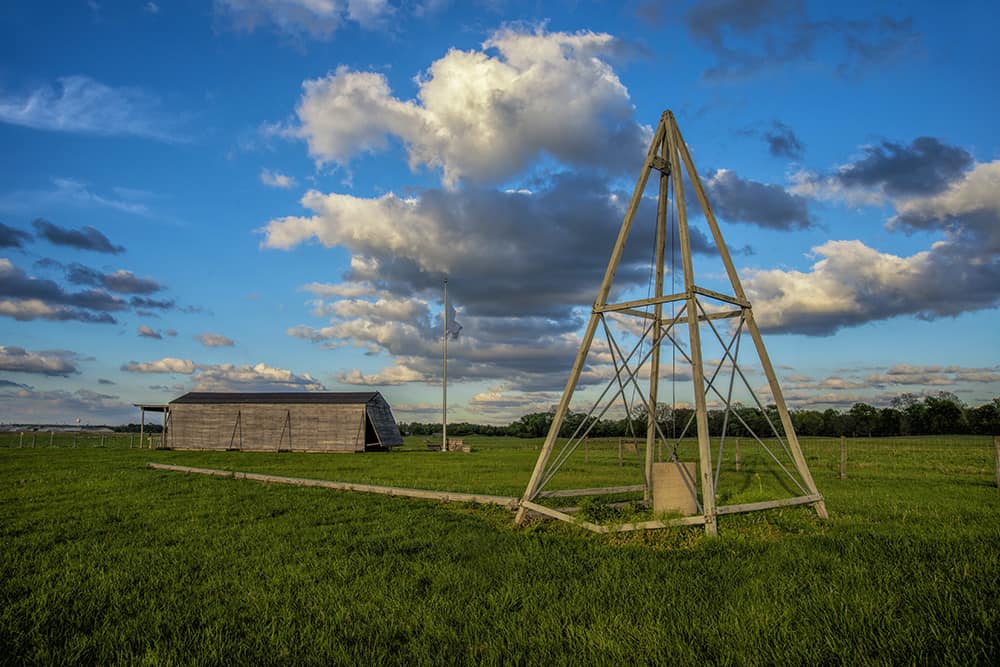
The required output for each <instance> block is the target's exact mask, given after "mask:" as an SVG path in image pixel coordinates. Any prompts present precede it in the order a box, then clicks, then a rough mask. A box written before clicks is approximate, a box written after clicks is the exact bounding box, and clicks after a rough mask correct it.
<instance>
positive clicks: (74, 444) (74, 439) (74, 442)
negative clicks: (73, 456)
mask: <svg viewBox="0 0 1000 667" xmlns="http://www.w3.org/2000/svg"><path fill="white" fill-rule="evenodd" d="M77 435H78V434H77V433H76V432H75V431H74V433H73V449H76V436H77Z"/></svg>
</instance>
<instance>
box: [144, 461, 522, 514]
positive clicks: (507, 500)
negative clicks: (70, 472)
mask: <svg viewBox="0 0 1000 667" xmlns="http://www.w3.org/2000/svg"><path fill="white" fill-rule="evenodd" d="M146 467H147V468H151V469H153V470H169V471H173V472H184V473H190V474H195V475H211V476H213V477H231V478H233V479H248V480H251V481H255V482H265V483H268V484H292V485H294V486H311V487H320V488H324V489H334V490H336V491H357V492H359V493H375V494H379V495H384V496H402V497H405V498H421V499H424V500H441V501H444V502H455V503H478V504H480V505H500V506H502V507H507V508H508V509H511V510H514V509H517V504H518V501H517V498H512V497H509V496H491V495H487V494H482V493H461V492H458V491H430V490H427V489H408V488H405V487H398V486H380V485H377V484H356V483H353V482H333V481H328V480H324V479H305V478H301V477H282V476H280V475H263V474H259V473H252V472H237V471H233V470H216V469H213V468H193V467H191V466H180V465H173V464H168V463H152V462H150V463H147V464H146Z"/></svg>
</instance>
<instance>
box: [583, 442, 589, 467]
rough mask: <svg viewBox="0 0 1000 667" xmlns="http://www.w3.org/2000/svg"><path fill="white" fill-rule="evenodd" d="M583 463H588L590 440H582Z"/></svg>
mask: <svg viewBox="0 0 1000 667" xmlns="http://www.w3.org/2000/svg"><path fill="white" fill-rule="evenodd" d="M583 462H584V463H590V438H584V439H583Z"/></svg>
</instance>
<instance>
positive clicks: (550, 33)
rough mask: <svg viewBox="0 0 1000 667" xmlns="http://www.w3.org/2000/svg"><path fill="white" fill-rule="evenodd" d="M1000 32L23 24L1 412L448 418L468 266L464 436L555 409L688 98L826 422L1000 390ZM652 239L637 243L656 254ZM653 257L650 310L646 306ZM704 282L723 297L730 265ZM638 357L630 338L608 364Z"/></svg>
mask: <svg viewBox="0 0 1000 667" xmlns="http://www.w3.org/2000/svg"><path fill="white" fill-rule="evenodd" d="M998 14H1000V12H998V11H997V10H996V9H995V7H994V5H993V4H992V3H987V2H960V3H955V4H954V6H949V8H948V11H941V10H940V7H939V5H938V4H936V3H916V2H914V3H867V2H864V3H862V2H858V3H851V2H846V3H836V4H834V3H808V2H799V1H796V0H759V1H755V2H745V1H738V0H711V1H710V2H699V3H692V2H665V1H656V0H648V1H635V2H623V3H606V2H593V3H591V2H582V1H576V2H551V3H537V2H504V1H502V0H496V1H487V0H484V1H482V2H467V3H457V2H448V1H447V0H444V1H441V0H437V1H435V0H426V1H423V2H421V1H418V0H414V1H409V2H393V1H390V0H365V1H361V0H214V2H207V1H205V2H168V1H167V0H161V1H159V2H150V1H139V0H137V1H134V2H111V1H110V0H105V1H100V0H90V1H89V2H88V1H80V2H76V1H73V0H70V1H65V0H64V1H62V2H14V3H11V4H10V5H9V6H8V8H7V9H6V11H5V12H4V15H3V17H0V146H2V148H3V150H0V174H2V179H0V396H2V402H0V421H3V422H70V421H73V420H74V419H76V418H77V417H79V418H81V420H83V421H85V422H89V423H119V422H125V421H134V420H135V419H136V417H137V415H136V411H135V410H134V409H133V408H131V407H130V406H131V404H132V403H133V402H138V401H144V402H160V401H163V402H165V401H168V400H170V399H172V398H174V397H175V396H177V395H179V394H180V393H183V392H184V391H189V390H193V389H202V390H244V391H252V390H299V389H311V390H317V389H327V390H332V391H336V390H359V389H367V388H375V389H378V390H380V391H382V392H383V393H384V394H385V395H386V396H387V397H388V399H389V400H390V403H391V404H392V405H393V407H394V410H395V412H396V415H397V418H399V419H401V420H404V421H409V420H426V421H430V420H435V419H437V418H438V415H439V410H440V384H439V383H440V336H439V332H440V324H441V319H440V317H441V281H442V278H443V276H444V275H445V274H448V275H450V283H449V290H450V295H451V297H452V302H453V305H454V307H455V309H456V311H457V312H456V318H457V320H458V321H459V322H461V324H462V325H463V327H464V328H463V330H462V333H461V334H460V335H459V337H458V339H456V340H454V341H452V342H451V343H450V345H449V380H450V384H449V415H450V417H451V418H452V419H455V420H460V419H461V420H470V421H479V422H493V423H505V422H507V421H510V420H512V419H513V418H516V417H517V416H518V415H520V414H523V413H525V412H528V411H533V410H539V409H547V408H548V407H549V406H551V405H552V404H553V403H555V402H556V401H557V400H558V397H559V393H560V389H561V387H562V385H563V383H564V382H565V378H566V375H567V373H568V370H569V367H570V364H571V363H572V359H573V356H574V354H575V351H576V349H577V346H578V343H579V336H580V333H581V329H582V326H583V324H584V323H585V321H586V318H587V317H588V315H589V304H591V303H592V302H593V299H594V296H595V295H596V292H597V287H598V285H599V282H600V278H601V276H602V274H603V271H604V267H605V265H606V263H607V258H608V256H609V254H610V249H611V245H612V243H613V241H614V237H615V234H616V232H617V229H618V226H619V225H620V223H621V218H622V214H623V212H624V204H625V202H626V201H627V198H628V195H629V193H630V192H631V189H632V187H633V184H634V183H635V179H636V177H637V175H638V169H639V167H640V166H641V161H642V157H643V151H644V150H645V147H646V145H647V143H648V141H649V137H650V132H651V130H652V128H653V127H654V126H655V124H656V122H657V120H658V118H659V116H660V114H661V112H662V111H663V110H664V109H667V108H669V109H672V110H673V111H674V113H675V114H676V116H677V119H678V122H679V125H680V128H681V130H682V132H683V133H684V137H685V140H686V141H687V143H688V145H689V146H690V148H691V151H692V153H693V155H694V159H695V162H696V164H697V167H698V170H699V172H700V175H701V178H702V179H703V181H704V183H705V185H706V188H707V190H708V192H709V196H710V198H711V201H712V203H713V207H714V209H715V211H716V213H717V214H718V216H719V218H720V220H721V225H722V232H723V234H724V235H725V238H726V241H727V243H728V245H729V246H730V247H731V248H732V249H733V250H734V252H735V255H734V257H735V261H736V264H737V266H738V268H739V269H740V273H741V276H742V279H743V281H744V285H745V287H746V289H747V292H748V294H749V295H750V297H751V299H752V301H753V303H754V311H755V313H756V314H757V315H756V316H757V319H758V321H759V322H760V323H761V325H762V327H763V328H764V331H765V336H766V340H767V344H768V349H769V350H770V353H771V356H772V358H773V360H774V362H775V363H776V365H777V366H778V368H779V374H780V375H781V377H782V380H783V385H784V387H785V391H786V393H787V397H788V398H789V400H790V402H791V404H792V405H793V407H822V408H825V407H837V408H845V407H849V406H850V405H851V404H853V403H854V402H856V401H860V400H864V401H868V402H871V403H874V404H878V405H883V404H886V403H888V402H889V401H890V400H891V399H892V397H893V396H895V395H898V394H900V393H902V392H911V393H917V394H920V393H924V392H936V391H950V392H954V393H955V394H956V395H957V396H959V397H960V398H961V399H962V400H964V401H966V402H968V403H970V404H978V403H981V402H984V401H986V400H989V399H991V398H992V397H994V396H997V395H1000V365H998V364H1000V355H998V351H1000V344H998V343H997V340H998V336H997V333H996V332H997V331H1000V312H998V309H997V306H998V302H1000V143H998V142H1000V140H998V139H997V134H996V132H995V124H996V123H995V115H996V108H997V95H998V93H997V90H998V86H997V83H998V81H997V74H996V72H998V71H1000V62H998V57H997V55H996V54H997V51H996V47H995V35H996V33H997V29H998V28H1000V25H998V24H1000V21H998ZM647 194H649V193H647ZM652 196H654V197H655V191H654V192H653V193H652ZM645 208H647V209H648V208H650V207H649V206H647V207H645ZM695 217H696V218H697V217H698V216H695ZM697 222H698V221H697V220H693V222H692V224H693V225H697ZM702 222H703V221H702ZM648 247H649V246H648V243H647V245H645V246H643V244H642V237H641V235H637V237H636V239H635V241H634V243H633V246H630V251H633V250H634V252H635V253H636V254H635V256H634V257H633V259H635V258H647V261H648V252H649V250H648ZM640 264H641V262H639V261H638V260H637V259H636V261H635V262H633V263H632V264H629V265H628V266H626V267H624V268H623V270H622V271H620V272H619V276H618V280H617V282H616V289H615V292H614V295H615V296H616V297H621V298H626V297H629V296H633V297H634V296H643V295H645V293H646V291H647V290H648V267H647V268H643V267H642V266H640ZM696 265H697V269H698V271H699V276H703V277H704V278H703V280H700V281H699V282H703V283H704V284H706V285H708V286H710V287H715V288H720V287H721V286H722V285H723V283H721V282H720V278H721V271H720V270H718V268H717V267H713V265H712V263H711V259H710V257H709V256H708V255H699V256H698V257H697V258H696ZM623 335H624V336H625V337H626V338H627V336H628V334H627V333H624V334H623ZM606 368H607V358H606V357H605V358H602V357H601V354H600V350H599V349H598V350H596V356H595V359H594V360H593V363H592V365H590V366H589V370H590V371H592V372H593V374H594V375H597V374H599V371H601V370H606ZM585 379H586V378H585ZM587 386H590V385H585V388H584V391H586V390H587V389H586V387H587ZM594 386H596V385H594ZM679 400H681V401H683V400H684V396H683V395H682V396H681V397H680V399H679ZM581 407H582V406H581Z"/></svg>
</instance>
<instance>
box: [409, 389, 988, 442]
mask: <svg viewBox="0 0 1000 667" xmlns="http://www.w3.org/2000/svg"><path fill="white" fill-rule="evenodd" d="M554 412H555V410H554V409H553V410H550V411H549V412H533V413H530V414H526V415H523V416H522V417H520V418H519V419H517V420H515V421H513V422H511V423H510V424H508V425H506V426H494V425H489V424H471V423H468V422H458V423H449V424H448V435H450V436H456V437H461V436H465V435H502V436H511V437H519V438H541V437H544V436H545V435H546V434H548V432H549V427H550V426H551V424H552V418H553V414H554ZM790 415H791V418H792V424H793V425H794V426H795V432H796V433H798V434H799V435H803V436H806V435H811V436H829V437H839V436H841V435H846V436H849V437H888V436H900V435H962V434H975V435H1000V397H997V398H994V399H993V400H992V401H989V402H988V403H984V404H983V405H979V406H975V407H970V406H967V405H965V404H964V403H963V402H962V401H961V400H960V399H959V398H958V397H957V396H955V395H954V394H952V393H949V392H939V393H937V394H935V395H928V396H917V395H915V394H901V395H900V396H897V397H896V398H895V399H893V401H892V403H891V404H890V405H889V406H888V407H884V408H877V407H875V406H872V405H868V404H867V403H855V404H854V405H853V406H851V407H850V408H849V409H847V410H835V409H833V408H830V409H827V410H806V409H803V410H792V411H791V412H790ZM585 420H586V415H585V414H584V413H582V412H570V413H569V414H568V415H567V416H566V419H565V420H564V421H563V425H562V427H561V428H560V429H559V434H560V435H561V436H562V437H570V436H571V435H573V434H574V433H577V434H580V435H582V434H583V433H585V432H587V433H588V435H589V436H590V437H594V438H602V437H645V435H646V425H647V423H648V420H647V417H646V410H645V408H640V409H639V410H636V411H634V412H633V413H632V415H631V416H630V417H626V418H622V419H601V420H596V421H595V420H593V419H591V420H589V421H586V423H585ZM656 421H657V423H658V424H659V427H660V429H661V431H662V432H663V434H664V435H666V436H667V437H680V436H681V435H682V434H685V433H686V434H687V435H694V433H695V424H694V410H693V409H691V408H676V409H674V408H672V407H671V406H669V405H658V406H657V410H656ZM772 424H773V425H774V426H775V427H776V428H777V429H778V430H779V432H780V429H781V426H780V422H779V419H778V410H777V408H776V406H774V405H768V406H766V407H765V409H764V411H761V410H760V409H758V408H757V407H755V406H754V407H748V406H743V405H736V406H734V408H733V410H731V411H730V412H729V413H728V414H727V413H726V411H725V410H709V411H708V428H709V432H710V433H711V434H713V435H718V434H721V433H722V432H723V429H725V432H726V434H727V435H731V436H735V437H739V436H745V437H749V436H750V431H753V433H756V434H757V435H758V436H760V437H768V436H771V435H773V431H772V426H771V425H772ZM399 430H400V431H401V432H402V433H403V435H428V436H429V435H434V434H440V433H441V423H440V422H437V423H425V422H408V423H407V422H403V423H400V424H399Z"/></svg>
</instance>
